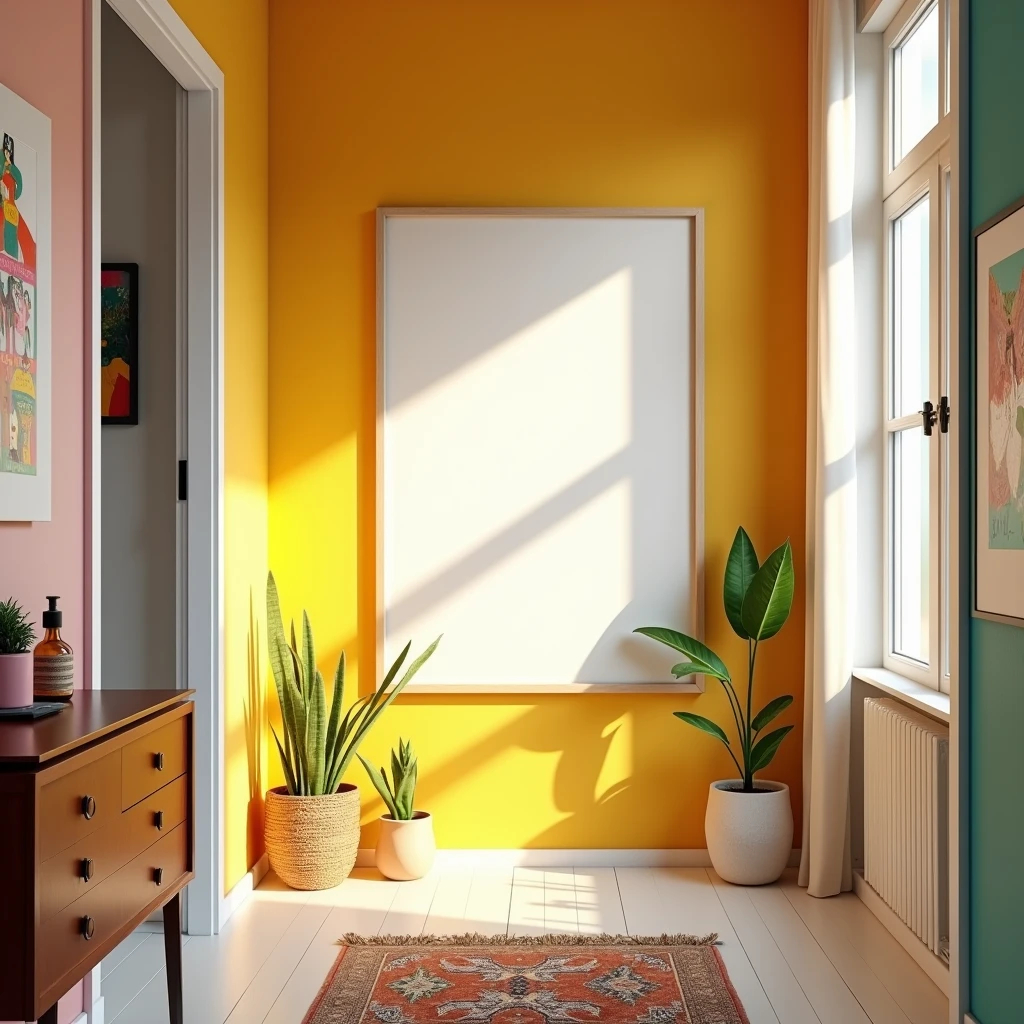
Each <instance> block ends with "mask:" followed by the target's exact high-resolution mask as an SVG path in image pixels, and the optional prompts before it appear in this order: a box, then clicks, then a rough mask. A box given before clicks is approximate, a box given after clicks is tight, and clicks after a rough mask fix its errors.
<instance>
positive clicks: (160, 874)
mask: <svg viewBox="0 0 1024 1024" xmlns="http://www.w3.org/2000/svg"><path fill="white" fill-rule="evenodd" d="M153 881H154V882H155V883H156V884H157V885H163V884H164V869H163V868H154V869H153Z"/></svg>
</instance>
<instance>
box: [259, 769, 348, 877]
mask: <svg viewBox="0 0 1024 1024" xmlns="http://www.w3.org/2000/svg"><path fill="white" fill-rule="evenodd" d="M265 835H266V841H267V856H268V858H269V859H270V866H271V867H272V868H273V869H274V870H275V871H276V872H277V875H278V877H279V878H280V879H281V881H283V882H284V883H285V884H286V885H290V886H291V887H292V888H293V889H332V888H334V886H336V885H340V884H341V883H342V882H344V881H345V879H346V878H348V876H349V874H350V873H351V871H352V868H353V867H355V863H356V852H357V851H358V849H359V790H358V789H357V788H356V787H355V786H351V785H348V784H344V785H342V786H341V787H340V788H339V789H338V792H337V793H333V794H331V795H330V796H289V795H288V790H287V788H286V787H285V786H278V787H277V788H276V789H272V790H270V791H269V792H268V793H267V808H266V829H265Z"/></svg>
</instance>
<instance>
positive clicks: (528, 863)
mask: <svg viewBox="0 0 1024 1024" xmlns="http://www.w3.org/2000/svg"><path fill="white" fill-rule="evenodd" d="M376 863H377V859H376V853H375V851H374V850H370V849H363V850H360V851H359V853H358V854H357V856H356V867H359V868H372V867H374V866H375V865H376ZM436 863H437V866H438V867H441V868H460V867H471V866H483V867H489V868H507V867H516V868H572V867H588V868H709V867H711V858H710V857H709V856H708V851H707V850H624V849H622V850H438V851H437V861H436ZM799 863H800V851H799V850H794V851H793V852H792V854H790V858H789V866H790V867H796V866H797V865H798V864H799Z"/></svg>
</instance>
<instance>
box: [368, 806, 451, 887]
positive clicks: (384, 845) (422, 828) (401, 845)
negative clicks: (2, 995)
mask: <svg viewBox="0 0 1024 1024" xmlns="http://www.w3.org/2000/svg"><path fill="white" fill-rule="evenodd" d="M435 853H437V846H436V844H435V843H434V819H433V818H432V817H431V816H430V815H429V814H428V813H427V812H426V811H416V812H415V813H414V814H413V816H412V818H411V819H410V820H409V821H397V820H396V819H394V818H392V817H391V815H390V814H385V815H383V816H382V817H381V819H380V837H379V838H378V839H377V870H378V871H379V872H380V873H381V874H382V875H385V876H386V877H387V878H394V879H396V880H397V881H399V882H408V881H410V880H411V879H413V878H422V877H423V876H424V875H425V874H426V873H427V872H428V871H429V870H430V869H431V867H432V866H433V864H434V854H435Z"/></svg>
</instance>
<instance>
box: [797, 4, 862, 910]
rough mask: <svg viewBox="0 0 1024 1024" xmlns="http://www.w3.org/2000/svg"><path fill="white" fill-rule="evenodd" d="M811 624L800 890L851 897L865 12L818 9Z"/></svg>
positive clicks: (810, 363)
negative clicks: (861, 25)
mask: <svg viewBox="0 0 1024 1024" xmlns="http://www.w3.org/2000/svg"><path fill="white" fill-rule="evenodd" d="M809 2H810V26H809V28H810V31H809V33H808V38H809V45H810V52H809V54H808V67H809V74H810V82H809V86H810V91H809V97H808V100H809V103H808V113H809V117H808V122H809V125H808V127H809V133H810V137H809V160H810V167H809V176H808V202H809V211H808V225H807V227H808V232H807V574H806V575H807V624H806V648H807V649H806V655H805V669H804V677H805V682H804V762H803V783H804V786H803V788H804V794H803V795H804V815H803V843H802V848H801V851H800V884H801V885H804V886H807V889H808V892H810V894H811V895H812V896H832V895H835V894H836V893H838V892H840V891H842V890H845V889H850V888H851V885H852V876H851V867H850V800H849V794H850V785H849V783H850V688H851V680H850V673H851V670H852V667H853V665H852V651H853V629H854V606H855V602H856V564H857V547H856V541H857V538H856V525H857V466H856V453H855V441H856V438H855V433H854V420H855V416H854V408H855V406H854V402H855V401H856V395H855V390H854V382H855V381H856V363H855V332H854V295H853V222H852V215H853V173H854V131H855V117H854V84H853V83H854V73H853V42H854V32H855V27H856V9H855V8H856V0H809Z"/></svg>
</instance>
